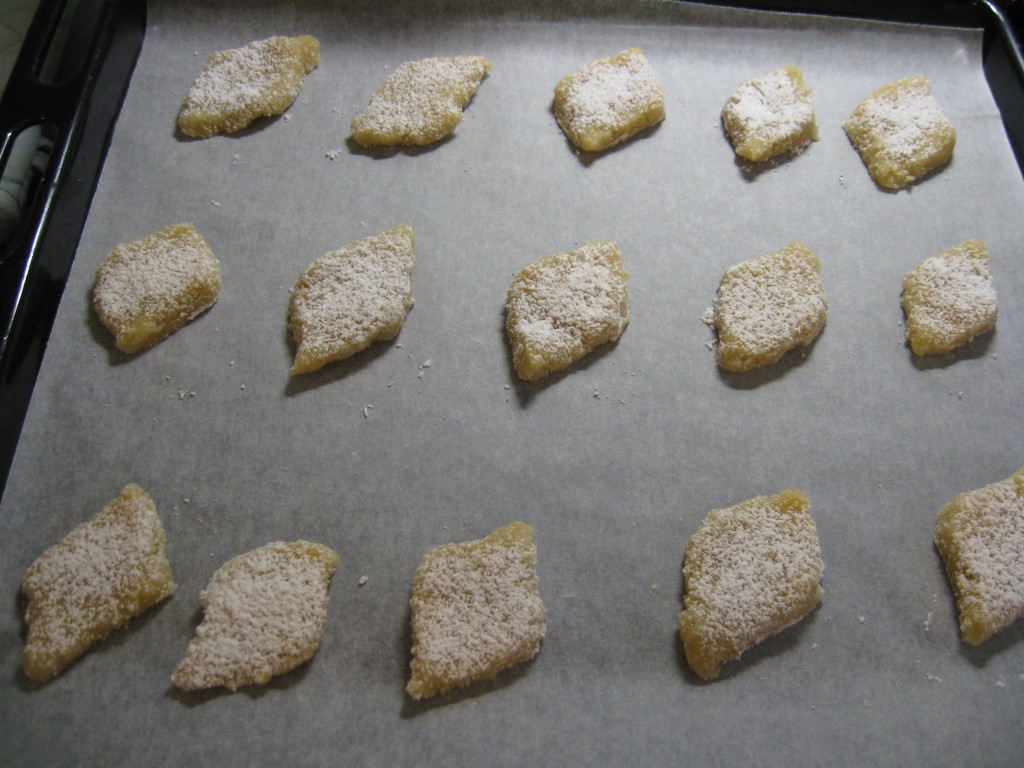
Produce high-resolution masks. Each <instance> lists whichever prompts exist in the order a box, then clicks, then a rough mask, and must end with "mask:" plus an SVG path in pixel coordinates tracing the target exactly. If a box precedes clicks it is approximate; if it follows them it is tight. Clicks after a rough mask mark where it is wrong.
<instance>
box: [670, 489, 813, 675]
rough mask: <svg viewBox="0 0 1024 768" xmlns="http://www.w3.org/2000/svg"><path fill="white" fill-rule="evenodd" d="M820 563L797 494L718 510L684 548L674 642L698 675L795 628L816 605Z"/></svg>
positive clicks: (805, 506) (762, 498) (803, 505)
mask: <svg viewBox="0 0 1024 768" xmlns="http://www.w3.org/2000/svg"><path fill="white" fill-rule="evenodd" d="M823 572H824V564H823V562H822V559H821V548H820V546H819V544H818V534H817V529H816V527H815V525H814V520H813V519H812V518H811V514H810V504H809V502H808V500H807V497H806V496H805V495H804V494H803V493H802V492H801V491H797V490H786V491H783V492H782V493H780V494H779V495H777V496H757V497H754V498H752V499H749V500H747V501H744V502H741V503H740V504H737V505H735V506H732V507H727V508H724V509H716V510H713V511H712V512H710V513H709V514H708V515H707V517H706V518H705V519H704V521H703V522H701V524H700V526H699V527H698V528H697V531H696V532H695V533H694V534H693V536H692V537H691V538H690V541H689V542H688V544H687V546H686V560H685V563H684V566H683V577H684V580H685V582H684V583H685V590H686V593H685V597H684V606H685V607H684V610H683V612H682V613H681V614H680V616H679V622H680V635H681V637H682V640H683V643H684V649H685V651H686V656H687V660H688V661H689V663H690V665H691V667H693V669H694V671H695V672H697V674H698V675H700V676H701V677H704V678H708V679H710V678H714V677H717V676H718V673H719V669H720V667H721V665H722V664H723V663H725V662H726V661H730V660H734V659H738V658H739V657H740V654H741V653H742V652H743V651H744V650H746V649H747V648H750V647H751V646H753V645H755V644H757V643H759V642H761V641H762V640H763V639H765V638H766V637H769V636H770V635H773V634H775V633H777V632H779V631H781V630H782V629H785V628H786V627H788V626H790V625H791V624H793V623H795V622H797V621H799V620H800V619H801V618H802V617H803V616H804V615H805V614H806V613H807V612H808V611H809V610H811V608H813V607H814V606H815V605H817V604H818V602H819V601H820V600H821V595H822V590H821V577H822V574H823Z"/></svg>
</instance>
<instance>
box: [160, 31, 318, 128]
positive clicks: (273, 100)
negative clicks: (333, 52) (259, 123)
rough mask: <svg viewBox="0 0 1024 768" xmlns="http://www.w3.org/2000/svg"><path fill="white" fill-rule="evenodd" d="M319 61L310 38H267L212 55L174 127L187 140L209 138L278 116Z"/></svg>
mask: <svg viewBox="0 0 1024 768" xmlns="http://www.w3.org/2000/svg"><path fill="white" fill-rule="evenodd" d="M319 63H320V42H319V41H318V40H317V39H316V38H315V37H313V36H311V35H303V36H301V37H270V38H267V39H266V40H257V41H255V42H252V43H249V44H248V45H246V46H244V47H242V48H232V49H230V50H226V51H217V52H216V53H212V54H210V56H209V58H208V59H207V60H206V65H205V66H204V67H203V71H202V72H201V73H200V74H199V77H197V78H196V80H195V82H193V83H192V87H191V88H190V89H189V92H188V95H186V96H185V101H184V103H183V104H182V105H181V111H180V113H179V114H178V128H179V129H180V130H181V132H182V133H183V134H185V135H186V136H190V137H192V138H207V137H209V136H213V135H215V134H218V133H233V132H235V131H238V130H241V129H242V128H245V127H246V126H247V125H249V124H250V123H251V122H252V121H253V120H255V119H256V118H258V117H273V116H274V115H280V114H281V113H282V112H284V111H285V110H286V109H288V107H290V106H291V104H292V102H294V101H295V99H296V98H297V97H298V95H299V91H300V90H301V89H302V82H303V80H304V78H305V76H306V75H307V74H308V73H309V72H311V71H312V70H313V69H314V68H315V67H316V66H317V64H319Z"/></svg>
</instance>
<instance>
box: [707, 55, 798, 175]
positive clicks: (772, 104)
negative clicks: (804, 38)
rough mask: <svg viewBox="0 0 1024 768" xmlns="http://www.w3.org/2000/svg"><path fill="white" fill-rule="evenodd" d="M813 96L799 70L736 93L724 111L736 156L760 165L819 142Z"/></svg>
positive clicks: (753, 83)
mask: <svg viewBox="0 0 1024 768" xmlns="http://www.w3.org/2000/svg"><path fill="white" fill-rule="evenodd" d="M810 92H811V91H810V88H808V87H807V86H806V84H805V83H804V80H803V76H802V74H801V72H800V70H799V69H797V68H796V67H782V68H780V69H778V70H776V71H775V72H772V73H771V74H770V75H766V76H765V77H762V78H758V79H755V80H750V81H749V82H746V83H744V84H743V85H741V86H740V87H739V88H738V89H736V91H735V92H734V93H733V94H732V95H731V96H730V97H729V101H728V102H726V104H725V106H724V107H723V108H722V121H723V123H724V125H725V128H726V131H727V132H728V134H729V138H730V139H731V140H732V142H733V145H734V146H735V148H736V154H737V155H739V156H740V157H743V158H745V159H747V160H750V161H752V162H761V161H763V160H766V159H768V158H770V157H774V156H775V155H778V154H781V153H783V152H794V153H796V152H799V151H800V150H801V149H802V148H803V147H805V146H807V144H808V143H810V141H811V140H812V139H815V138H817V124H816V122H815V118H814V107H813V106H812V104H811V100H810Z"/></svg>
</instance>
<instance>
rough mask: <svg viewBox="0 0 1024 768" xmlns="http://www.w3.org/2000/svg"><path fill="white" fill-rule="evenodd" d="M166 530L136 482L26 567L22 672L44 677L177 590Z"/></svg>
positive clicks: (24, 578)
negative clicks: (169, 557)
mask: <svg viewBox="0 0 1024 768" xmlns="http://www.w3.org/2000/svg"><path fill="white" fill-rule="evenodd" d="M164 542H165V536H164V529H163V525H162V524H161V523H160V518H159V517H158V516H157V513H156V506H155V505H154V504H153V500H152V499H151V498H150V497H149V495H148V494H147V493H146V492H145V491H144V490H142V488H140V487H139V486H137V485H134V484H131V485H127V486H125V487H124V489H123V490H122V491H121V493H120V495H119V496H118V497H117V498H116V499H114V500H112V501H111V502H110V503H109V504H107V505H106V506H105V507H104V508H103V510H102V511H101V512H100V513H99V514H97V515H96V516H95V517H93V518H92V519H91V520H89V521H88V522H86V523H83V524H81V525H79V526H78V527H77V528H75V529H74V530H73V531H71V533H69V534H68V535H67V536H65V537H64V538H63V539H62V540H61V541H60V542H59V543H58V544H56V545H54V546H52V547H50V548H49V549H47V550H46V551H45V552H44V553H43V554H42V555H41V556H40V557H39V558H38V559H37V560H36V561H35V562H34V563H33V564H32V565H31V566H30V567H29V569H28V570H27V571H26V572H25V575H24V577H23V579H22V590H23V591H24V593H25V596H26V597H27V598H28V600H29V604H28V609H27V611H26V614H25V623H26V624H27V625H28V638H27V640H26V643H25V650H24V652H23V654H22V665H23V666H24V669H25V673H26V674H27V675H28V676H29V677H30V678H32V679H33V680H46V679H48V678H50V677H53V676H54V675H56V674H57V673H59V672H60V671H61V670H62V669H64V667H65V666H67V665H68V664H70V663H71V662H72V661H73V660H74V659H76V658H77V657H78V656H79V655H81V654H82V653H84V652H85V651H86V650H87V649H88V648H89V647H90V646H92V645H93V644H94V643H96V642H97V641H99V640H101V639H103V638H104V637H106V636H107V634H109V633H110V632H111V631H112V630H114V629H115V628H117V627H120V626H122V625H123V624H125V623H127V622H128V620H129V619H131V618H132V617H134V616H138V615H139V614H140V613H142V612H143V611H145V610H146V609H148V608H149V607H151V606H152V605H155V604H156V603H158V602H160V601H161V600H163V599H165V598H167V597H168V596H170V595H171V594H172V593H173V592H174V590H175V588H176V587H175V584H174V581H173V579H172V578H171V566H170V563H169V562H168V561H167V557H166V555H165V554H164Z"/></svg>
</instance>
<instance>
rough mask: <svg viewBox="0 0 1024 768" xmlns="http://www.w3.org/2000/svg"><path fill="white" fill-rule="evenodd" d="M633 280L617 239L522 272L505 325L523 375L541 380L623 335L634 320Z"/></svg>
mask: <svg viewBox="0 0 1024 768" xmlns="http://www.w3.org/2000/svg"><path fill="white" fill-rule="evenodd" d="M628 279H629V274H628V273H627V272H626V270H625V268H624V267H623V265H622V258H621V256H620V255H619V246H618V244H616V243H613V242H586V243H584V244H583V247H582V248H580V249H579V250H576V251H570V252H569V253H554V254H551V255H550V256H545V257H544V258H542V259H538V260H537V261H535V262H534V263H533V264H531V265H529V266H528V267H526V268H525V269H524V270H522V271H521V272H520V273H519V274H518V275H516V277H515V279H514V280H513V281H512V284H511V285H510V286H509V289H508V300H507V303H506V308H505V311H506V316H505V327H506V331H507V333H508V337H509V341H510V343H511V345H512V362H513V365H514V366H515V369H516V373H517V374H518V375H519V377H520V378H521V379H523V380H525V381H537V380H538V379H542V378H544V377H545V376H547V375H548V374H550V373H553V372H555V371H560V370H563V369H565V368H568V367H569V366H570V365H572V364H573V363H574V362H576V361H577V360H579V359H581V358H582V357H584V356H586V355H587V354H589V353H590V352H592V351H593V350H594V349H596V348H597V347H598V346H600V345H601V344H606V343H608V342H612V341H615V340H617V339H618V338H619V336H620V335H621V334H622V331H623V330H624V329H625V327H626V325H627V324H628V322H629V310H628V307H627V302H626V282H627V280H628Z"/></svg>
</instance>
